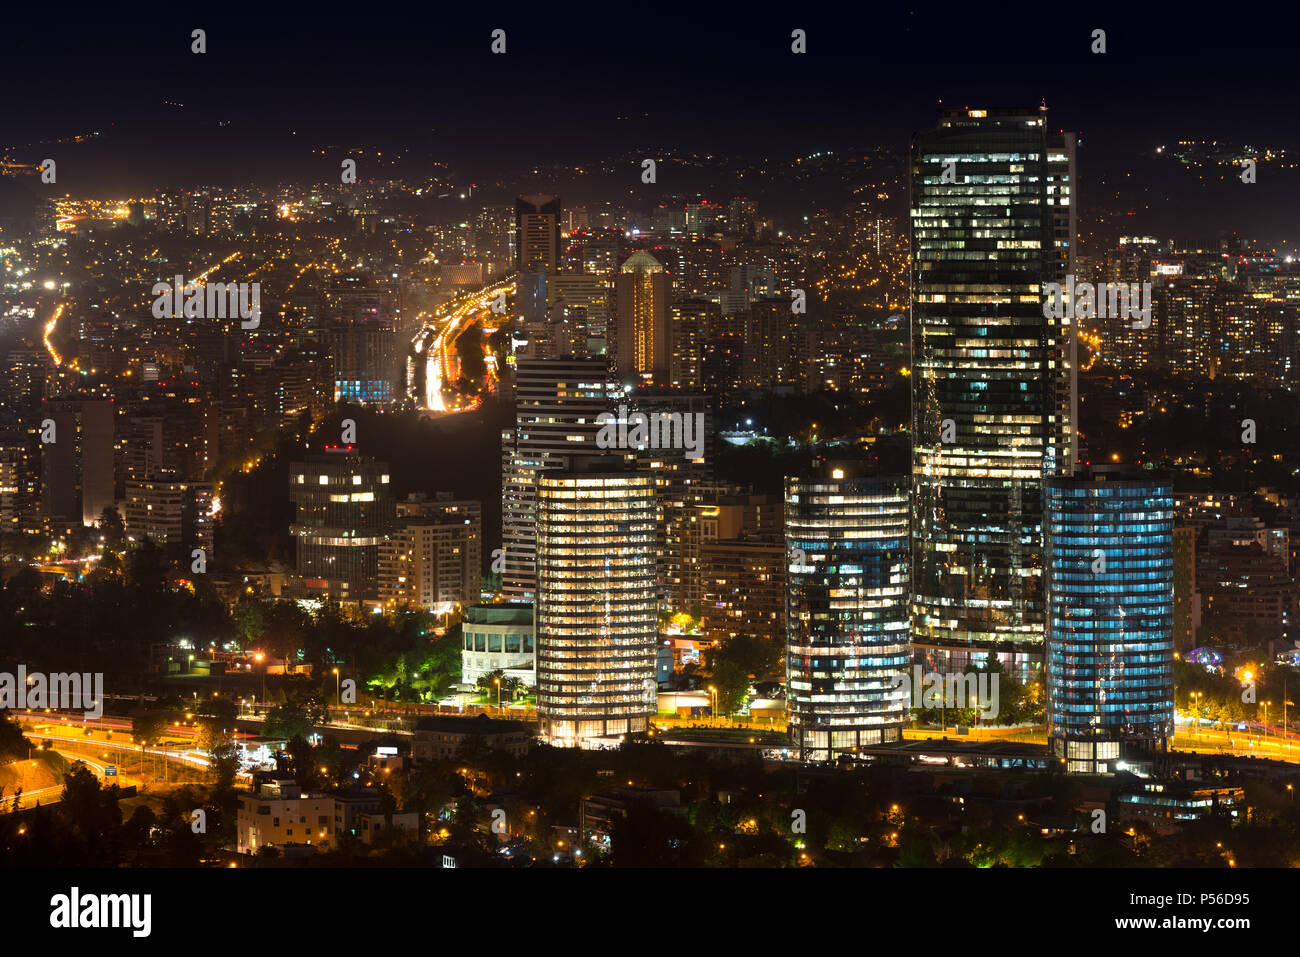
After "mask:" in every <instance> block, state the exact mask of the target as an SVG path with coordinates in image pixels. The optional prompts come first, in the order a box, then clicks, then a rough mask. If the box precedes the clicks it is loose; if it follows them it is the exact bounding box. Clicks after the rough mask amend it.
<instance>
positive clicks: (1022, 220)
mask: <svg viewBox="0 0 1300 957" xmlns="http://www.w3.org/2000/svg"><path fill="white" fill-rule="evenodd" d="M1074 147H1075V144H1074V135H1073V134H1072V133H1065V132H1055V131H1051V130H1049V129H1048V127H1047V117H1046V110H1045V108H1044V109H1023V110H995V109H969V108H963V109H956V110H946V111H944V112H943V113H942V115H941V119H940V123H939V127H938V129H936V130H934V131H932V132H928V133H923V134H919V135H917V136H916V137H915V139H914V141H913V144H912V157H911V162H912V169H911V225H912V237H911V244H912V389H913V391H912V436H913V438H912V502H913V505H914V509H915V510H914V513H913V518H912V601H911V618H912V624H911V633H912V642H913V647H914V649H915V652H916V657H917V660H918V661H920V662H922V663H924V664H925V665H927V666H928V667H929V668H932V669H933V670H936V671H940V672H949V673H952V672H956V673H960V672H962V671H963V670H964V668H965V666H966V665H967V664H968V663H970V662H971V661H972V660H974V661H981V660H987V659H989V658H991V657H997V658H998V659H999V660H1000V661H1001V663H1002V665H1003V667H1004V668H1005V669H1006V670H1007V671H1008V672H1009V673H1011V674H1014V675H1018V676H1020V677H1021V678H1026V677H1031V676H1033V675H1034V674H1035V673H1036V672H1037V670H1038V668H1039V667H1041V662H1042V642H1043V590H1042V551H1041V548H1042V482H1043V480H1044V479H1045V478H1050V477H1053V476H1057V475H1069V474H1070V472H1071V470H1072V467H1073V462H1074V401H1075V399H1074V395H1075V389H1074V380H1075V375H1076V371H1075V338H1074V335H1075V330H1074V327H1073V325H1072V323H1071V320H1070V319H1068V318H1067V319H1053V318H1045V317H1044V315H1043V311H1044V310H1043V286H1044V284H1045V283H1048V282H1060V281H1064V276H1065V274H1066V273H1067V272H1069V271H1070V269H1071V261H1072V257H1073V252H1074V234H1075V222H1074V196H1073V187H1074V152H1075V149H1074Z"/></svg>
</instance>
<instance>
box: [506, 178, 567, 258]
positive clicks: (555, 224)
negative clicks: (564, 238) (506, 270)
mask: <svg viewBox="0 0 1300 957" xmlns="http://www.w3.org/2000/svg"><path fill="white" fill-rule="evenodd" d="M559 264H560V197H558V196H548V195H545V194H539V195H535V196H520V197H519V198H518V199H517V200H515V269H516V270H517V271H519V272H542V273H549V272H555V271H557V270H558V269H559Z"/></svg>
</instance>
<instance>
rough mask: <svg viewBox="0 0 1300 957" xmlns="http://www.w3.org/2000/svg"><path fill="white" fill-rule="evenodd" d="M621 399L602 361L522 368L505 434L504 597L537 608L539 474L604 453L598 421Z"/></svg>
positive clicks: (523, 362) (529, 363) (524, 364)
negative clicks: (512, 418)
mask: <svg viewBox="0 0 1300 957" xmlns="http://www.w3.org/2000/svg"><path fill="white" fill-rule="evenodd" d="M620 395H622V393H621V391H620V390H619V389H618V386H617V384H616V383H615V382H614V381H613V380H612V378H611V376H610V374H609V364H608V362H607V361H606V360H604V359H601V358H594V359H588V358H572V357H571V358H566V359H535V360H534V359H520V360H519V361H518V363H517V364H516V367H515V427H514V428H513V429H506V430H504V431H503V432H502V433H501V509H502V512H501V525H502V547H503V549H504V567H503V570H502V590H503V592H504V593H505V595H506V596H507V597H508V598H510V599H511V600H512V601H523V602H531V601H532V600H533V598H534V595H535V576H534V571H533V562H534V553H535V544H534V531H533V526H534V515H533V500H534V497H535V494H536V481H537V475H538V473H540V472H542V471H545V470H547V469H554V468H559V467H562V466H563V465H564V463H565V462H566V461H567V460H568V457H569V456H573V455H591V454H595V453H597V452H598V451H599V449H597V447H596V435H597V433H598V432H599V431H600V427H599V426H598V425H597V423H596V418H597V417H598V416H599V415H600V414H601V413H602V412H607V411H609V410H610V409H611V408H613V407H614V405H615V403H616V402H617V401H618V398H619V396H620Z"/></svg>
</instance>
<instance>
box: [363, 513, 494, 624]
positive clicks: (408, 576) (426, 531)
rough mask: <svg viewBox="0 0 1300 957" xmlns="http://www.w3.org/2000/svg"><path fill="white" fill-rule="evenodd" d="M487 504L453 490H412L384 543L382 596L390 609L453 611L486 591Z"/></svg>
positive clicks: (380, 585) (381, 575)
mask: <svg viewBox="0 0 1300 957" xmlns="http://www.w3.org/2000/svg"><path fill="white" fill-rule="evenodd" d="M482 511H483V508H482V506H481V505H480V504H479V503H478V502H470V501H457V500H455V499H453V498H452V497H451V495H450V494H447V493H444V494H442V495H439V496H438V497H437V498H436V499H434V500H433V501H430V500H428V499H426V498H425V497H424V496H423V495H411V496H410V497H408V498H407V499H406V500H405V501H402V502H398V503H397V516H396V518H395V519H394V520H393V524H392V527H391V528H390V529H389V531H388V533H387V535H385V537H384V540H383V542H381V543H380V545H379V600H380V601H382V602H383V603H384V606H385V607H386V608H390V609H396V608H402V607H411V608H423V609H426V610H429V611H437V612H442V611H448V610H450V609H451V607H452V606H454V605H461V606H466V605H470V604H473V603H474V602H477V601H478V600H479V597H480V594H481V592H482V575H483V569H482V563H483V516H482Z"/></svg>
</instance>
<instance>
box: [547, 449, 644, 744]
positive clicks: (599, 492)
mask: <svg viewBox="0 0 1300 957" xmlns="http://www.w3.org/2000/svg"><path fill="white" fill-rule="evenodd" d="M617 463H618V459H616V458H613V457H611V458H610V459H604V458H601V457H597V458H594V459H586V460H584V459H578V460H576V461H575V467H574V468H573V469H570V470H565V471H555V472H541V473H539V474H538V476H537V510H536V514H537V716H538V720H539V722H540V724H541V734H542V737H543V738H544V739H545V740H546V741H548V742H549V743H551V744H554V745H562V746H573V745H578V746H583V747H592V746H596V747H598V746H601V745H603V744H612V743H617V740H618V739H619V738H621V737H622V736H623V735H625V734H628V733H630V732H638V731H645V730H646V729H647V726H648V722H649V719H650V716H651V715H653V714H654V712H655V707H656V697H657V693H658V684H657V681H656V675H655V657H656V654H657V652H658V645H657V638H658V624H659V621H658V619H659V606H658V603H657V601H656V600H655V593H656V588H655V485H654V477H653V476H652V475H650V474H648V473H645V472H638V471H604V470H605V469H609V468H610V467H611V466H613V467H614V468H617Z"/></svg>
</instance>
